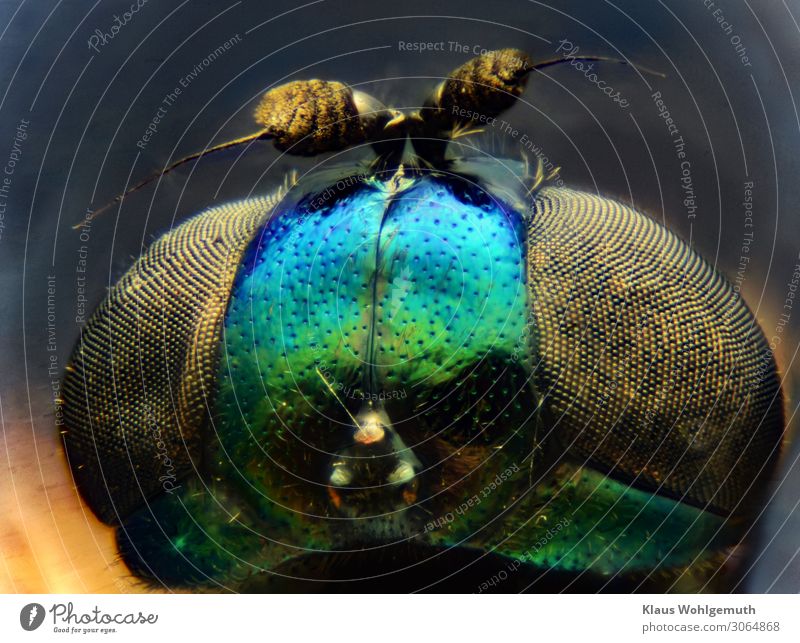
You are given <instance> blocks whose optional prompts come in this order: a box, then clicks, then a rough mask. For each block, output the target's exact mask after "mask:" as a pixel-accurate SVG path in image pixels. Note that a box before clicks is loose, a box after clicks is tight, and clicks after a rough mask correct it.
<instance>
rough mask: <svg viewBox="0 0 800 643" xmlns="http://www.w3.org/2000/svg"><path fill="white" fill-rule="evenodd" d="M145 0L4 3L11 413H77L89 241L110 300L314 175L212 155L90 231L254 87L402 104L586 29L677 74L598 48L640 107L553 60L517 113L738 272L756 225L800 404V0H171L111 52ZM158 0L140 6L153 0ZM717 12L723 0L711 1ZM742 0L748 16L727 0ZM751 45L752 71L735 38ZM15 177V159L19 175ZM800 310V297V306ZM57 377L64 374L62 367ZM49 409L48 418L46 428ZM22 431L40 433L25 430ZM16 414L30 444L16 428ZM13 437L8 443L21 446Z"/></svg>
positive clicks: (778, 561)
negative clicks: (119, 198) (212, 207)
mask: <svg viewBox="0 0 800 643" xmlns="http://www.w3.org/2000/svg"><path fill="white" fill-rule="evenodd" d="M131 4H132V2H131V0H123V1H121V2H118V1H108V0H99V1H98V2H96V3H94V4H92V3H91V2H88V1H84V2H77V1H71V2H70V1H66V2H65V1H60V0H59V1H57V2H54V1H51V0H36V1H35V2H33V1H28V2H22V3H19V2H0V81H1V82H0V166H4V165H5V164H6V161H7V158H8V157H9V155H10V154H11V149H12V145H13V142H14V136H15V132H16V130H17V127H18V125H19V124H20V122H21V119H26V120H28V121H30V125H29V126H28V128H27V133H28V137H27V139H26V140H24V141H22V143H21V148H22V153H21V158H20V160H19V161H18V163H17V164H16V166H15V168H14V173H13V175H11V176H12V184H11V186H10V195H11V196H10V199H9V205H8V208H7V211H6V213H5V218H4V220H3V221H2V223H3V227H2V229H0V232H1V233H2V236H0V285H1V286H2V291H1V292H2V294H3V304H2V306H1V307H0V308H1V309H2V312H1V313H0V315H2V324H0V402H2V409H1V410H2V414H3V415H2V420H3V423H4V428H6V427H11V426H12V425H13V426H14V427H15V428H14V429H13V431H20V430H24V431H25V432H27V433H29V432H30V431H31V427H32V428H33V432H34V435H36V437H37V440H38V441H44V442H47V441H48V440H50V441H53V442H54V441H55V440H56V439H57V435H56V431H55V430H54V429H53V412H52V409H53V405H52V392H51V381H52V380H53V377H52V376H51V375H50V374H48V372H47V367H48V364H49V363H50V362H49V360H50V357H51V355H52V354H55V355H56V356H57V363H58V365H59V367H60V368H63V366H64V364H65V363H66V360H67V358H68V356H69V353H70V351H71V350H72V347H73V345H74V343H75V340H76V338H77V336H78V333H79V330H80V326H79V324H77V323H76V322H75V316H76V296H77V294H78V291H77V284H76V272H75V270H76V266H77V265H78V254H77V250H78V248H80V246H82V245H85V246H87V250H88V255H87V262H88V264H87V265H88V272H87V282H86V283H87V295H86V297H87V300H88V301H87V304H86V312H87V314H88V313H90V312H91V310H92V309H93V307H94V306H95V305H96V304H97V303H98V302H99V301H100V300H101V298H102V297H103V295H104V293H105V290H106V288H107V287H108V286H109V285H110V284H111V283H113V282H114V281H115V280H116V279H117V278H118V277H119V276H120V274H121V273H122V272H123V271H124V269H125V268H126V267H127V266H128V265H129V264H130V262H131V259H132V257H134V256H136V255H138V254H139V252H140V250H141V248H142V246H143V244H146V243H148V242H149V240H150V239H152V236H153V235H154V234H156V233H158V232H160V231H163V230H165V229H167V228H168V227H169V226H170V225H172V223H173V221H180V220H182V219H183V218H185V216H187V215H188V214H190V213H192V212H194V211H196V210H198V209H200V208H202V207H204V206H205V205H208V204H210V203H212V202H219V201H224V200H228V199H232V198H235V197H242V196H245V195H247V194H248V193H250V192H251V191H252V192H254V193H263V192H267V191H268V190H270V189H272V188H273V187H274V186H275V185H277V184H278V183H280V182H281V181H282V180H283V176H284V173H285V172H286V171H287V170H288V169H291V168H298V169H301V170H306V169H308V168H310V167H311V166H312V164H313V163H314V162H315V161H313V160H312V161H305V160H298V159H293V158H286V157H283V158H281V157H280V156H279V154H277V153H276V152H275V151H274V150H273V149H272V147H271V146H270V145H268V144H266V143H260V144H258V145H256V146H254V147H252V148H251V149H249V151H248V152H247V154H245V155H243V156H241V157H240V156H239V155H238V152H232V153H227V154H224V155H220V156H217V157H215V158H211V159H203V160H201V161H200V162H199V163H196V164H194V165H188V166H185V167H184V168H182V169H181V170H179V171H176V172H174V173H171V174H169V175H168V176H166V177H164V178H163V179H162V180H161V181H160V183H159V184H158V186H157V187H156V185H155V184H153V185H152V186H150V187H148V188H146V189H143V190H141V191H139V192H138V193H136V194H135V195H134V196H133V197H131V198H129V199H127V200H126V201H125V202H124V205H123V207H122V208H121V209H119V208H114V209H112V210H111V211H109V212H107V213H106V214H105V215H104V216H102V217H101V218H99V219H97V220H96V221H95V222H94V223H93V225H92V227H91V230H90V232H89V237H88V241H83V240H81V239H80V237H79V234H78V233H77V232H75V231H73V230H71V226H72V225H73V224H75V223H77V222H79V221H81V219H82V218H83V215H84V212H85V211H86V209H87V208H88V207H94V208H97V207H100V206H101V205H103V204H104V203H106V202H107V201H109V200H110V199H111V198H113V197H114V196H115V195H116V194H118V193H120V192H122V191H123V190H124V188H125V186H126V185H127V184H128V183H129V182H130V181H134V182H135V180H137V179H138V178H141V177H142V176H145V175H147V174H149V173H151V172H153V171H157V170H158V169H160V168H162V167H164V165H165V164H167V163H169V162H170V161H171V160H174V159H176V158H179V157H180V156H182V155H185V154H188V153H190V152H194V151H197V150H200V149H203V148H204V147H207V146H208V145H209V144H212V143H218V142H221V141H223V140H226V139H227V138H232V137H235V136H241V135H243V134H246V133H248V132H250V131H253V130H254V125H253V123H252V121H251V113H252V109H253V107H254V100H255V99H256V98H257V97H258V96H259V95H260V94H261V93H263V92H264V91H265V90H266V89H268V88H269V87H271V86H273V85H276V84H280V83H282V82H286V81H287V80H291V79H303V78H311V77H320V78H324V79H336V80H341V81H344V82H347V83H349V84H351V85H355V86H359V87H360V88H361V89H364V90H366V91H368V92H370V93H372V94H374V95H376V96H378V97H379V98H381V99H382V100H384V101H385V102H387V103H389V104H392V105H395V106H399V107H413V106H416V105H419V104H420V103H421V101H422V99H423V97H424V95H425V94H426V92H427V91H429V90H430V89H431V88H432V87H433V85H434V84H435V83H436V82H437V79H438V78H441V77H442V76H443V75H445V74H446V73H447V72H448V71H449V70H451V69H453V68H454V67H456V66H457V65H459V64H461V63H463V62H464V61H465V60H466V59H468V58H470V57H471V56H472V53H458V52H456V51H449V50H448V49H449V45H448V44H447V43H448V41H453V42H458V43H461V44H462V45H465V46H466V47H467V48H468V49H469V50H470V52H471V50H472V48H473V47H475V46H477V47H478V48H483V49H496V48H502V47H519V48H521V49H524V50H526V51H527V52H529V53H530V54H531V55H532V56H533V58H534V59H536V60H541V59H545V58H550V57H553V56H554V55H556V54H555V49H556V47H557V43H558V41H559V40H561V39H562V38H567V39H568V40H570V41H571V42H572V43H573V44H575V45H577V46H579V47H580V50H581V53H585V54H602V55H607V56H615V57H621V58H626V59H628V60H630V61H631V62H633V63H636V64H639V65H643V66H646V67H649V68H652V69H656V70H658V71H660V72H663V73H664V74H666V78H663V79H662V78H657V77H653V76H649V75H641V74H639V73H637V72H636V71H635V70H634V69H632V68H630V67H625V66H621V65H614V64H610V63H603V64H598V65H596V66H595V71H596V72H597V74H598V76H599V77H600V78H602V79H603V80H604V81H606V82H607V83H608V84H609V85H612V86H613V87H614V88H615V89H616V90H619V91H620V92H621V94H622V95H623V96H624V97H625V98H626V99H627V100H628V102H629V103H630V107H628V108H627V109H622V108H620V106H619V105H618V104H616V103H614V102H613V101H611V100H609V98H608V97H607V96H605V95H604V94H602V93H601V92H600V91H599V90H598V89H597V88H596V87H595V86H594V85H592V84H591V83H590V82H588V81H587V80H586V79H585V78H584V77H583V75H582V74H581V73H580V72H578V71H576V70H575V69H573V68H571V67H570V66H568V65H565V66H561V67H556V68H551V69H549V70H548V71H547V73H546V74H537V73H534V75H533V77H532V78H531V82H530V84H529V86H528V90H527V92H526V94H525V96H524V99H525V101H524V102H522V103H520V104H518V105H517V106H515V107H514V108H513V110H512V112H510V113H509V115H508V117H506V120H508V121H510V122H513V124H514V126H515V127H517V128H518V129H519V130H520V132H524V133H526V134H527V135H528V136H529V137H530V138H532V139H533V140H534V141H535V142H536V143H537V145H538V146H539V147H540V148H541V149H542V150H543V152H544V153H545V154H547V156H548V157H549V158H550V159H551V160H552V161H553V162H554V163H555V164H556V165H558V166H561V168H562V171H561V176H562V177H563V179H564V182H565V183H566V184H569V185H572V186H576V187H583V188H585V189H588V190H592V191H597V192H600V193H602V194H606V195H609V196H613V197H617V198H619V199H621V200H623V201H626V202H630V203H633V204H634V205H635V206H636V207H637V208H639V209H642V210H644V211H647V212H649V213H650V214H651V215H652V216H654V217H655V218H657V219H659V220H662V221H664V222H665V223H666V225H668V226H669V227H670V228H671V229H673V230H674V231H676V232H677V233H678V234H680V235H681V236H682V237H683V238H684V239H686V240H688V241H689V242H690V243H691V244H692V245H693V246H694V247H695V248H696V249H697V250H698V251H699V252H700V253H701V254H702V255H703V256H705V257H706V258H707V259H709V260H710V261H711V262H713V263H715V265H717V267H718V268H719V269H720V270H721V271H722V272H723V273H725V274H727V275H728V276H729V277H730V278H731V279H732V280H733V279H734V278H735V277H736V271H737V269H738V267H739V256H740V254H741V252H740V248H741V245H742V241H743V238H744V233H745V232H748V231H752V232H753V234H754V240H753V244H752V246H751V249H752V251H751V257H752V260H751V261H750V263H749V264H748V265H747V267H746V270H745V271H744V273H743V281H742V282H741V288H742V293H743V295H744V297H745V299H746V300H747V302H748V303H749V305H750V306H751V308H752V309H753V310H754V311H755V313H756V315H757V317H758V319H759V321H760V322H761V324H762V326H763V328H764V329H765V333H766V335H767V336H768V337H770V338H771V337H773V336H775V335H776V334H778V333H777V330H776V326H777V322H778V315H779V314H780V313H781V312H790V313H791V314H790V318H789V322H788V325H787V326H786V327H785V330H784V331H783V332H782V333H781V334H780V337H781V338H782V339H781V342H780V343H779V344H778V345H777V349H776V354H777V358H778V360H779V363H780V366H781V369H782V371H783V372H784V374H785V376H786V392H787V397H788V401H787V409H788V414H789V416H790V417H791V416H792V415H793V413H794V411H795V409H796V406H797V399H798V396H797V390H798V389H797V382H796V378H795V377H794V375H795V373H794V367H793V360H794V358H795V357H796V350H797V347H798V332H797V331H798V328H800V310H794V311H787V310H782V306H783V301H784V298H785V297H786V292H787V289H788V287H789V286H788V285H789V282H790V281H791V279H792V272H793V270H794V267H795V265H796V264H798V263H800V261H799V260H798V250H799V249H800V226H798V222H799V221H800V217H798V206H800V187H798V178H799V177H798V160H797V155H798V150H800V145H798V143H800V117H798V110H797V105H796V100H795V95H794V94H795V92H796V91H797V89H798V87H800V64H798V63H799V62H800V29H799V28H798V24H797V22H796V21H798V20H800V2H797V1H789V0H787V1H786V2H782V3H781V2H755V1H751V2H746V1H742V2H739V1H736V0H731V1H727V2H722V1H721V0H718V2H717V3H716V4H715V5H714V6H713V7H711V8H710V9H708V8H706V6H705V4H704V2H703V0H692V1H689V0H684V1H680V2H677V1H669V2H659V1H648V2H641V0H630V1H627V0H626V1H624V2H601V1H598V0H587V1H575V2H557V3H555V2H550V3H546V2H529V1H525V0H504V1H502V2H496V1H493V2H489V1H484V2H464V1H463V0H461V1H458V2H431V1H430V0H427V1H425V2H414V1H409V0H406V1H405V2H387V3H376V2H364V1H356V2H353V1H348V2H345V1H343V0H341V1H335V0H320V1H318V2H310V3H307V4H303V3H296V4H294V3H289V2H256V1H252V2H221V1H218V2H211V1H209V0H205V1H201V0H187V1H186V2H183V3H181V2H177V1H169V2H165V1H163V0H158V1H157V0H149V1H148V2H146V3H145V4H144V5H143V6H142V7H141V9H140V10H139V11H138V12H136V13H135V14H134V15H133V16H132V18H131V20H130V21H129V22H128V23H127V24H125V25H124V26H123V27H121V28H120V30H119V33H118V34H117V35H115V36H114V37H113V38H111V39H109V40H108V41H107V42H106V44H105V45H103V46H98V48H99V51H98V52H95V51H93V50H91V49H90V48H89V47H88V44H87V41H88V40H89V38H90V37H91V35H92V34H93V33H95V30H96V29H99V30H100V31H103V32H110V31H111V27H112V25H113V24H114V16H115V14H116V15H119V16H122V14H123V13H124V12H125V11H127V10H128V9H129V8H130V6H131ZM134 4H135V0H134ZM709 4H710V3H709ZM717 5H720V7H721V12H722V14H723V15H724V17H725V20H727V21H728V22H729V23H730V25H731V27H730V29H731V33H730V34H728V33H726V31H725V26H724V25H722V26H721V25H720V24H718V22H717V19H716V18H715V17H714V15H713V12H714V10H715V9H717ZM236 34H239V36H241V42H238V43H237V44H234V45H233V46H232V47H231V48H230V49H229V50H228V51H226V52H225V53H224V54H223V55H222V56H220V57H219V58H218V59H217V60H215V61H214V62H212V63H211V64H210V65H208V66H207V67H204V68H203V69H202V71H200V73H199V74H197V76H196V78H195V79H194V80H193V81H192V82H191V83H190V84H189V86H188V87H187V88H185V89H182V93H181V95H180V96H179V97H178V100H177V101H176V102H175V104H174V105H172V106H171V107H170V108H169V109H168V110H167V112H166V114H165V116H164V118H163V119H162V121H161V124H160V125H159V130H158V132H157V133H156V134H155V135H154V136H153V137H152V138H151V139H150V141H149V143H148V144H147V146H146V147H145V149H144V150H142V149H139V148H138V147H137V146H136V142H137V140H139V139H140V138H141V136H142V135H143V134H144V132H145V130H146V128H147V125H148V123H150V121H151V119H152V118H153V117H154V116H155V114H156V112H157V110H158V108H159V106H160V105H161V104H162V100H163V98H164V97H165V95H166V94H167V93H169V92H171V91H172V90H173V89H174V87H175V86H177V85H178V83H179V80H180V79H181V78H184V77H186V76H187V75H188V74H189V73H190V72H191V71H192V70H193V68H194V67H195V65H198V64H199V63H200V62H201V61H202V60H203V59H204V58H205V57H206V56H208V55H209V53H210V52H212V51H213V50H214V49H216V48H217V47H219V46H220V45H222V44H223V43H224V42H226V41H228V40H229V39H231V38H233V37H234V36H235V35H236ZM733 35H736V36H738V37H739V38H740V40H741V44H742V45H743V46H744V47H745V48H746V55H747V57H748V58H749V60H750V61H751V66H745V65H743V64H742V62H741V60H740V58H739V55H738V54H737V53H736V51H735V50H734V44H732V43H731V37H732V36H733ZM399 41H444V42H445V51H444V52H439V51H436V52H425V53H419V52H406V51H400V50H399V47H398V42H399ZM654 91H661V93H662V98H663V99H664V101H665V102H666V104H667V106H668V108H669V111H670V113H671V115H672V117H673V118H674V120H675V122H676V124H677V126H678V128H679V129H680V132H681V134H682V135H683V138H684V140H685V141H686V153H687V157H688V159H689V161H690V163H691V178H692V183H693V187H694V191H695V195H696V205H697V213H696V216H695V217H694V218H693V219H692V218H690V217H689V216H687V208H686V207H685V206H684V204H683V199H684V194H683V190H682V188H681V182H680V179H681V173H680V167H679V160H678V159H677V157H676V154H675V150H674V147H673V142H672V141H671V139H670V138H669V136H668V133H667V129H666V126H665V124H664V122H663V120H662V119H661V118H659V116H658V113H657V110H656V107H655V105H654V102H653V99H652V98H651V94H652V93H653V92H654ZM483 144H484V145H485V146H486V147H487V148H488V149H490V150H493V151H494V152H495V153H498V154H506V155H508V156H514V157H517V156H518V155H519V144H518V141H516V140H514V139H513V138H510V137H509V136H502V135H500V134H498V133H497V132H495V133H493V135H492V136H488V137H485V138H484V139H483ZM0 172H2V167H0ZM748 180H749V181H753V182H754V188H753V202H754V207H753V213H754V214H753V224H754V227H753V228H751V229H746V228H745V226H744V223H745V219H744V208H743V207H742V205H741V204H742V200H743V197H744V187H743V184H744V182H745V181H748ZM48 275H55V297H56V300H55V304H56V306H55V319H56V329H55V335H54V336H53V338H54V339H53V341H54V342H55V347H56V350H55V351H48V350H47V347H48V329H47V313H48V310H47V305H48V301H47V288H48ZM797 307H798V308H800V303H798V304H797ZM56 379H57V378H56ZM31 423H32V424H31ZM20 427H22V428H20ZM13 431H12V430H11V429H8V430H7V432H6V438H7V439H10V440H14V439H15V435H14V434H13ZM0 449H3V446H2V444H0ZM798 456H800V442H797V441H795V443H794V444H790V445H789V447H788V448H787V450H786V454H785V456H784V461H783V465H782V470H781V473H780V476H779V477H778V479H776V481H775V484H776V493H775V497H774V500H773V502H772V503H771V504H770V507H769V509H768V511H767V512H766V513H765V515H764V517H763V520H762V521H761V524H760V542H761V554H760V555H759V557H758V558H757V560H756V562H755V567H754V570H753V573H752V574H750V576H749V578H748V581H747V587H746V589H747V590H749V591H755V592H763V591H773V592H781V591H782V592H786V591H792V592H795V591H798V589H800V556H797V552H798V550H800V512H798V511H797V504H798V502H800V466H798V464H797V463H796V459H797V458H798Z"/></svg>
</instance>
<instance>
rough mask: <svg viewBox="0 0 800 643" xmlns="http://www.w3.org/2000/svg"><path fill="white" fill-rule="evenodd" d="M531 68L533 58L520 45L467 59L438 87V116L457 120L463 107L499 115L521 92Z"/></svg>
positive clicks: (468, 109)
mask: <svg viewBox="0 0 800 643" xmlns="http://www.w3.org/2000/svg"><path fill="white" fill-rule="evenodd" d="M531 68H532V62H531V59H530V58H529V57H528V55H527V54H526V53H525V52H523V51H520V50H519V49H500V50H498V51H491V52H489V53H486V54H483V55H481V56H477V57H475V58H473V59H472V60H469V61H467V62H466V63H464V64H463V65H461V67H459V68H458V69H456V70H455V71H454V72H452V73H451V74H450V77H449V78H448V79H447V80H446V81H444V82H443V83H442V84H441V85H440V86H439V87H438V88H437V91H436V93H435V95H434V105H435V106H436V107H439V108H440V112H439V118H440V119H449V120H453V121H458V120H459V118H458V116H457V114H456V112H457V111H460V110H466V111H468V112H472V113H475V112H477V113H480V114H483V115H485V116H487V117H490V116H497V115H498V114H500V113H502V112H504V111H505V110H507V109H508V108H509V107H511V106H512V105H513V104H514V102H515V101H516V100H517V98H519V96H520V95H522V92H523V91H524V89H525V84H526V82H527V79H528V75H529V73H530V70H531ZM461 120H463V119H461Z"/></svg>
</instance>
